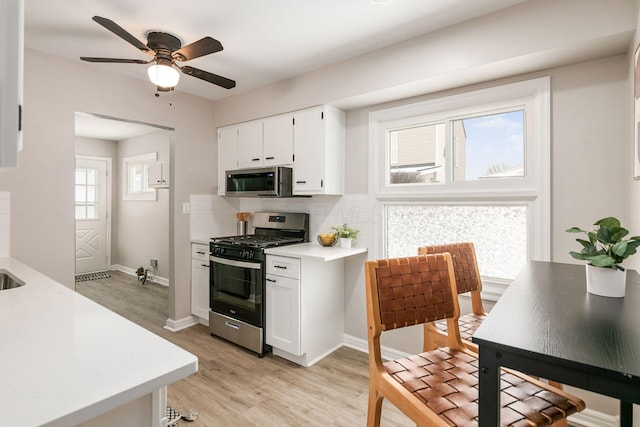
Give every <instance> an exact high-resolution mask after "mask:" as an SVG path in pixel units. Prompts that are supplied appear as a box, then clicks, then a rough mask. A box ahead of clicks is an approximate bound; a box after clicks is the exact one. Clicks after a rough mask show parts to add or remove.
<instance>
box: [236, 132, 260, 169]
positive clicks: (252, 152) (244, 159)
mask: <svg viewBox="0 0 640 427" xmlns="http://www.w3.org/2000/svg"><path fill="white" fill-rule="evenodd" d="M262 164H263V157H262V121H260V120H256V121H254V122H248V123H242V124H240V125H238V168H239V169H245V168H255V167H261V166H262Z"/></svg>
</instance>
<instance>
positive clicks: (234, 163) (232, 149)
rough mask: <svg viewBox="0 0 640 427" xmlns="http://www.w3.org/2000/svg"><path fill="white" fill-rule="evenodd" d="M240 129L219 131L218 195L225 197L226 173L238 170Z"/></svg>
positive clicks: (230, 128)
mask: <svg viewBox="0 0 640 427" xmlns="http://www.w3.org/2000/svg"><path fill="white" fill-rule="evenodd" d="M237 150H238V128H237V127H236V126H229V127H224V128H220V129H218V194H219V195H221V196H224V192H225V182H226V171H228V170H233V169H237V168H238V152H237Z"/></svg>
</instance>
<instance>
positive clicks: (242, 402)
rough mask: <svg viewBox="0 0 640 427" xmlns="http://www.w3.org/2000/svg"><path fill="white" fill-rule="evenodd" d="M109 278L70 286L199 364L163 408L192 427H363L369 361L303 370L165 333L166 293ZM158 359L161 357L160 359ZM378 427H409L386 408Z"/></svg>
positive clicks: (338, 359) (200, 331)
mask: <svg viewBox="0 0 640 427" xmlns="http://www.w3.org/2000/svg"><path fill="white" fill-rule="evenodd" d="M109 273H110V274H111V275H112V277H111V278H108V279H101V280H95V281H88V282H79V283H76V291H78V292H79V293H80V294H82V295H85V296H87V297H88V298H90V299H92V300H94V301H96V302H98V303H99V304H101V305H103V306H105V307H107V308H109V309H111V310H112V311H115V312H116V313H118V314H120V315H122V316H124V317H126V318H128V319H129V320H131V321H133V322H135V323H137V324H139V325H140V326H142V327H144V328H147V329H148V330H150V331H152V332H154V333H156V334H157V335H160V336H162V337H164V338H166V339H167V340H169V341H171V342H173V343H175V344H176V345H178V346H180V347H182V348H184V349H186V350H187V351H190V352H192V353H193V354H195V355H196V356H197V357H198V365H199V366H198V372H197V373H196V374H194V375H191V376H189V377H187V378H185V379H183V380H181V381H178V382H176V383H174V384H171V385H170V386H169V387H168V393H167V394H168V404H169V406H171V407H172V408H174V409H176V410H178V411H180V412H182V413H187V412H189V411H191V410H195V411H197V412H198V418H197V419H196V420H195V421H193V422H188V421H185V420H181V421H180V423H179V425H180V426H193V427H200V426H206V427H218V426H220V427H227V426H229V427H231V426H233V427H235V426H238V427H244V426H247V427H252V426H256V427H258V426H261V427H262V426H264V427H270V426H273V427H276V426H278V427H280V426H345V427H346V426H364V425H366V414H367V397H368V367H367V355H366V354H364V353H361V352H359V351H356V350H353V349H349V348H346V347H343V348H341V349H339V350H337V351H335V352H334V353H333V354H331V355H330V356H328V357H327V358H325V359H323V360H322V361H320V362H318V363H317V364H315V365H313V366H312V367H310V368H302V367H300V366H298V365H295V364H293V363H291V362H288V361H286V360H284V359H281V358H279V357H276V356H273V355H272V354H268V355H266V356H265V357H264V358H262V359H260V358H258V357H257V356H256V355H254V354H253V353H251V352H249V351H247V350H244V349H242V348H240V347H238V346H235V345H233V344H231V343H228V342H226V341H224V340H222V339H219V338H216V337H212V336H211V335H210V334H209V330H208V328H206V327H205V326H202V325H196V326H192V327H190V328H187V329H184V330H182V331H179V332H176V333H172V332H169V331H168V330H166V329H164V328H163V326H164V324H165V320H166V318H167V313H168V288H167V287H164V286H161V285H157V284H154V283H149V282H147V283H146V284H145V285H144V286H143V285H141V284H140V282H138V281H137V279H136V278H135V277H131V276H128V275H126V274H123V273H120V272H117V271H111V272H109ZM158 357H162V355H158ZM381 425H382V426H385V427H387V426H414V425H415V424H414V423H412V422H411V421H410V420H409V419H408V418H406V417H405V416H404V415H403V414H402V413H401V412H399V411H398V410H397V409H396V408H395V407H393V406H392V405H390V404H388V403H387V402H385V404H384V406H383V409H382V424H381Z"/></svg>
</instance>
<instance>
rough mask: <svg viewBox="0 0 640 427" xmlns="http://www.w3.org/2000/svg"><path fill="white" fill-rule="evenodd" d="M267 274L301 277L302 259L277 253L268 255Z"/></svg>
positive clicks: (293, 277) (292, 277)
mask: <svg viewBox="0 0 640 427" xmlns="http://www.w3.org/2000/svg"><path fill="white" fill-rule="evenodd" d="M267 274H273V275H274V276H281V277H289V278H291V279H299V278H300V259H298V258H289V257H284V256H277V255H267Z"/></svg>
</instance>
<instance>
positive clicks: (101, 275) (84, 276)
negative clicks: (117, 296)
mask: <svg viewBox="0 0 640 427" xmlns="http://www.w3.org/2000/svg"><path fill="white" fill-rule="evenodd" d="M108 277H111V276H110V275H109V274H108V273H106V272H102V273H87V274H78V275H76V282H86V281H88V280H98V279H106V278H108Z"/></svg>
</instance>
